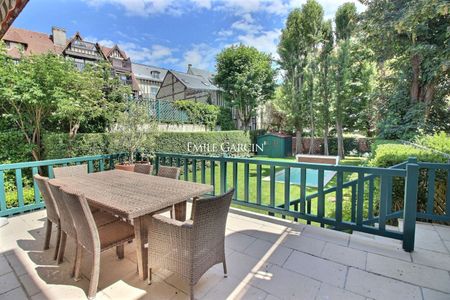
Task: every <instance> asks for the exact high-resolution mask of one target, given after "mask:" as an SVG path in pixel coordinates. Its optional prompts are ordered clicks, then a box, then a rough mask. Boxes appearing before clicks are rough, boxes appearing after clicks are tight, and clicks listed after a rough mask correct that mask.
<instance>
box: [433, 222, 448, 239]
mask: <svg viewBox="0 0 450 300" xmlns="http://www.w3.org/2000/svg"><path fill="white" fill-rule="evenodd" d="M433 227H434V229H435V230H436V231H437V232H438V234H439V236H440V237H441V239H443V240H445V241H450V228H449V226H443V225H433Z"/></svg>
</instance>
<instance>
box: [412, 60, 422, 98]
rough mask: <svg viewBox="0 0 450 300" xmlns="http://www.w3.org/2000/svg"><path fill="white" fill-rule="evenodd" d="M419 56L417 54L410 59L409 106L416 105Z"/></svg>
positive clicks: (418, 83) (418, 90) (418, 84)
mask: <svg viewBox="0 0 450 300" xmlns="http://www.w3.org/2000/svg"><path fill="white" fill-rule="evenodd" d="M420 61H421V59H420V56H419V54H414V55H413V56H412V57H411V67H412V80H411V90H410V97H411V99H410V101H411V104H414V103H417V102H418V100H419V95H420V82H419V76H420Z"/></svg>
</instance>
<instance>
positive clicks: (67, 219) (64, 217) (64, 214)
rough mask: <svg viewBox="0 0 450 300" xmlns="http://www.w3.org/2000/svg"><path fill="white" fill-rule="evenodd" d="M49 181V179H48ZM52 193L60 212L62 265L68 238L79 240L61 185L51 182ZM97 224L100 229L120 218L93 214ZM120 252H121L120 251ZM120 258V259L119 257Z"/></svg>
mask: <svg viewBox="0 0 450 300" xmlns="http://www.w3.org/2000/svg"><path fill="white" fill-rule="evenodd" d="M47 180H48V179H47ZM49 186H50V191H51V193H52V195H53V199H54V200H55V203H56V207H57V208H58V211H59V221H60V228H61V231H60V235H61V237H60V243H59V249H58V255H57V263H58V264H60V263H61V262H62V261H63V258H64V253H65V251H66V240H67V236H69V237H71V238H73V239H75V240H76V239H77V233H76V230H75V227H74V225H73V219H72V215H71V214H70V209H69V208H68V207H67V205H66V203H65V202H64V200H63V193H62V191H61V189H60V188H61V187H62V186H60V185H57V184H55V183H52V182H49ZM93 215H94V219H95V223H96V224H97V226H98V227H101V226H104V225H107V224H109V223H113V222H117V221H119V219H118V218H116V217H115V216H113V215H112V214H109V213H107V212H101V211H95V212H94V213H93ZM118 252H119V251H118ZM119 258H120V257H119Z"/></svg>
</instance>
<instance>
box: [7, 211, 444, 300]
mask: <svg viewBox="0 0 450 300" xmlns="http://www.w3.org/2000/svg"><path fill="white" fill-rule="evenodd" d="M45 216H46V213H45V211H44V210H39V211H35V212H31V213H26V214H23V215H18V216H14V217H11V218H9V224H8V225H6V226H4V227H2V228H0V240H1V243H0V274H1V276H0V298H1V299H27V297H28V299H29V298H31V299H62V297H64V299H86V294H85V291H86V290H87V288H88V286H89V281H88V279H87V278H89V261H88V259H86V260H85V261H84V263H85V264H84V265H83V267H82V270H83V274H84V275H85V277H83V278H82V280H81V281H79V282H75V281H74V280H73V279H72V278H71V277H70V272H71V267H72V261H71V260H72V258H73V257H74V241H73V240H70V239H69V240H68V249H67V251H66V258H65V260H64V262H63V263H62V264H61V265H56V264H55V261H54V260H53V259H52V257H53V250H54V246H55V244H54V240H52V243H51V246H50V249H49V250H46V251H43V250H42V247H43V241H44V220H45ZM134 249H135V248H134V247H133V245H132V244H129V245H127V246H126V247H125V259H123V260H118V259H117V258H116V256H115V251H114V250H110V251H109V252H108V253H106V254H104V255H103V256H102V265H101V272H100V274H101V275H100V284H99V292H98V293H97V299H188V294H187V293H188V287H187V285H186V284H185V283H184V282H183V281H182V280H180V279H179V278H177V277H176V276H174V275H172V274H170V273H168V272H166V271H164V270H158V271H157V272H156V275H155V279H154V282H153V284H152V285H147V283H146V282H145V281H142V280H140V279H139V278H138V275H137V272H136V262H135V260H136V255H135V253H134V252H133V251H134ZM449 250H450V228H448V227H445V226H439V225H431V224H424V223H423V224H418V225H417V230H416V249H415V251H414V252H412V253H411V254H410V253H407V252H405V251H403V250H402V245H401V243H400V242H399V241H396V240H392V239H389V238H384V237H379V236H373V235H369V234H363V233H358V232H354V233H353V234H347V233H342V232H338V231H332V230H329V229H324V228H320V227H315V226H310V225H304V224H299V223H294V222H292V221H287V220H281V219H277V218H274V217H269V216H263V215H260V214H256V213H250V212H247V211H242V210H237V209H232V211H231V213H230V214H229V217H228V223H227V237H226V255H227V260H228V261H227V263H228V268H229V276H228V278H223V273H222V269H221V265H216V267H214V268H212V269H211V270H209V271H208V272H207V273H206V274H205V275H204V276H203V277H202V279H201V280H200V282H199V283H198V284H197V285H196V287H195V292H196V298H198V299H215V300H218V299H226V298H229V299H367V298H370V299H372V298H373V299H449V298H450V275H449V271H450V253H449Z"/></svg>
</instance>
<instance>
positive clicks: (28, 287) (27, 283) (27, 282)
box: [19, 274, 41, 296]
mask: <svg viewBox="0 0 450 300" xmlns="http://www.w3.org/2000/svg"><path fill="white" fill-rule="evenodd" d="M19 280H20V282H21V283H22V285H23V286H24V287H25V291H26V292H27V294H28V296H33V295H36V294H38V293H39V292H40V291H41V289H40V288H39V286H38V285H37V284H36V282H35V279H34V278H33V277H32V276H30V275H29V274H25V275H22V276H20V277H19Z"/></svg>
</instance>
